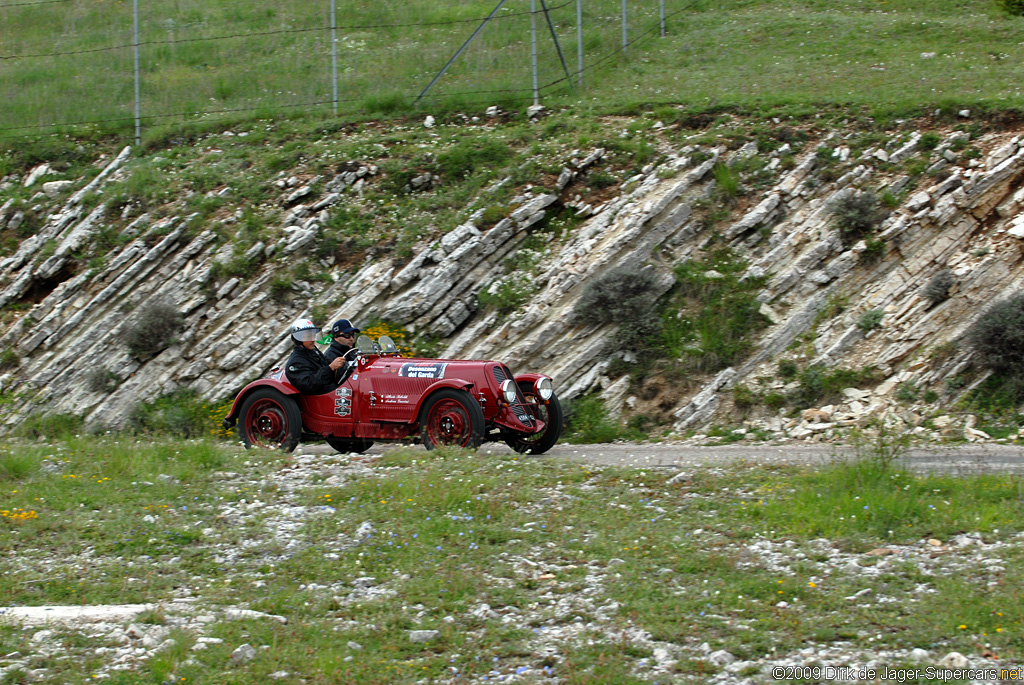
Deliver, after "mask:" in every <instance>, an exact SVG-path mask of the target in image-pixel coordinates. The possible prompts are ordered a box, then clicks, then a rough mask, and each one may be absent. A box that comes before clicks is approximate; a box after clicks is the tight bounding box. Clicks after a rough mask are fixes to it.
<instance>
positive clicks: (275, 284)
mask: <svg viewBox="0 0 1024 685" xmlns="http://www.w3.org/2000/svg"><path fill="white" fill-rule="evenodd" d="M292 280H293V279H291V278H289V277H288V276H287V275H285V274H282V275H278V276H274V277H273V278H271V279H270V297H271V298H272V299H273V300H274V301H275V302H284V301H285V300H287V299H288V296H289V295H290V294H291V292H292Z"/></svg>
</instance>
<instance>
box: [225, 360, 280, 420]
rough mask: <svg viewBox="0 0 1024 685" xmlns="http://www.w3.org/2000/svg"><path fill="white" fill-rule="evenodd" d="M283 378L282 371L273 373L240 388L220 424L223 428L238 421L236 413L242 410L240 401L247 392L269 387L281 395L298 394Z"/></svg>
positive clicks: (243, 399) (243, 400) (241, 401)
mask: <svg viewBox="0 0 1024 685" xmlns="http://www.w3.org/2000/svg"><path fill="white" fill-rule="evenodd" d="M278 376H279V377H278ZM283 379H284V374H283V373H282V374H274V375H272V376H271V377H269V378H261V379H259V380H258V381H253V382H252V383H250V384H249V385H247V386H245V387H244V388H242V391H241V392H239V393H238V395H237V396H236V397H235V401H234V402H232V403H231V410H230V411H229V412H228V415H227V416H225V417H224V420H223V421H222V422H221V425H222V426H224V428H225V429H229V428H232V427H233V426H234V425H235V424H236V423H238V413H239V412H240V411H241V410H242V403H243V402H245V398H246V397H247V396H248V395H249V393H251V392H252V391H253V390H255V389H256V388H266V387H271V388H273V389H274V390H277V391H278V392H280V393H281V394H283V395H298V394H299V391H298V390H296V389H295V386H294V385H292V384H291V383H289V382H288V381H286V380H283Z"/></svg>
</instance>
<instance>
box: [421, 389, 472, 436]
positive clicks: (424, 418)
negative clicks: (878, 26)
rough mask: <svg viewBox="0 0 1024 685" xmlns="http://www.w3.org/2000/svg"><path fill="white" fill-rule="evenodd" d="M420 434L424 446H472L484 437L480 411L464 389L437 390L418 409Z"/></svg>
mask: <svg viewBox="0 0 1024 685" xmlns="http://www.w3.org/2000/svg"><path fill="white" fill-rule="evenodd" d="M420 438H421V439H422V440H423V445H424V446H425V447H426V448H427V449H428V450H432V449H434V448H435V447H443V446H445V445H452V446H455V447H468V448H470V449H476V448H477V447H479V446H480V443H482V442H483V440H484V413H483V411H482V410H481V409H480V405H479V404H477V402H476V400H474V399H473V396H472V395H470V394H469V393H468V392H466V391H465V390H453V389H450V388H445V389H443V390H438V391H437V392H435V393H434V394H433V395H431V396H430V397H428V398H427V401H426V402H424V404H423V407H422V408H421V409H420Z"/></svg>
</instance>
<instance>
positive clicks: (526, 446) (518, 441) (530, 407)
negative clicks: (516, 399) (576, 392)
mask: <svg viewBox="0 0 1024 685" xmlns="http://www.w3.org/2000/svg"><path fill="white" fill-rule="evenodd" d="M519 391H520V392H521V393H523V397H524V398H525V399H526V402H527V403H531V402H537V401H538V400H537V397H536V396H535V395H534V389H533V383H529V382H526V381H522V382H520V383H519ZM526 409H527V411H530V412H531V413H532V414H533V418H535V419H537V420H540V421H543V422H544V430H542V431H541V432H540V433H517V432H515V431H511V430H506V431H503V433H502V436H501V437H502V438H503V439H504V440H505V444H506V445H508V446H509V447H511V448H512V449H514V450H515V451H516V452H519V453H520V454H544V453H545V452H547V451H548V450H549V449H551V448H552V447H554V446H555V443H556V442H558V438H559V437H561V435H562V423H563V420H564V418H563V414H562V404H561V402H559V401H558V396H557V395H555V394H552V395H551V399H549V400H548V403H547V404H540V403H538V404H527V406H526Z"/></svg>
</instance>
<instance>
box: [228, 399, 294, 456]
mask: <svg viewBox="0 0 1024 685" xmlns="http://www.w3.org/2000/svg"><path fill="white" fill-rule="evenodd" d="M238 434H239V435H240V436H241V438H242V442H243V443H244V444H245V446H246V448H249V447H264V448H268V449H281V450H284V451H285V452H291V451H292V450H294V449H295V446H296V445H298V444H299V437H300V436H301V435H302V415H301V414H300V413H299V407H298V405H297V404H295V400H293V399H291V398H290V397H288V396H287V395H284V394H282V393H280V392H278V391H277V390H272V389H270V388H261V389H259V390H256V391H255V392H253V393H252V394H251V395H249V396H248V397H246V398H245V402H243V403H242V410H241V412H240V420H239V422H238Z"/></svg>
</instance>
